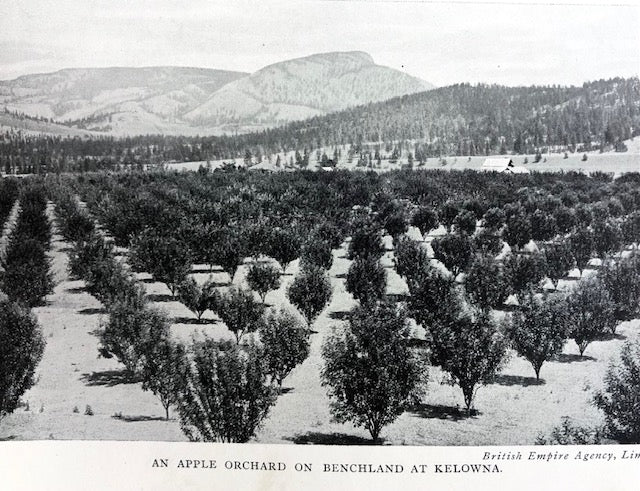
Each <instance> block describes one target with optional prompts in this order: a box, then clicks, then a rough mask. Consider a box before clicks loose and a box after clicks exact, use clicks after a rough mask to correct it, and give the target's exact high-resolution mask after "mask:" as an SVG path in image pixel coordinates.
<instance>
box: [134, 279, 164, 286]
mask: <svg viewBox="0 0 640 491" xmlns="http://www.w3.org/2000/svg"><path fill="white" fill-rule="evenodd" d="M136 281H137V282H138V283H145V284H147V285H148V284H151V283H160V282H159V281H157V280H155V279H154V278H140V279H137V280H136Z"/></svg>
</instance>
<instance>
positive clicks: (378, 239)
mask: <svg viewBox="0 0 640 491" xmlns="http://www.w3.org/2000/svg"><path fill="white" fill-rule="evenodd" d="M383 254H384V244H383V243H382V234H381V233H380V230H377V229H375V228H373V226H371V225H369V226H365V227H362V228H358V229H356V230H355V231H354V232H353V234H352V236H351V242H350V243H349V250H348V252H347V257H348V258H349V259H351V260H353V259H355V258H356V257H367V256H373V257H374V258H376V259H379V258H381V257H382V255H383Z"/></svg>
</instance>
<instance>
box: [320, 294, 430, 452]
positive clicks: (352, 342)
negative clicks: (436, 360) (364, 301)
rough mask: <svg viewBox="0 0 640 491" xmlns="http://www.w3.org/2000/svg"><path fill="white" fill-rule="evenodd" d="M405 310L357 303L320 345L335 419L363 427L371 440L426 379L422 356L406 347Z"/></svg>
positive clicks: (375, 440)
mask: <svg viewBox="0 0 640 491" xmlns="http://www.w3.org/2000/svg"><path fill="white" fill-rule="evenodd" d="M408 340H409V328H408V324H407V318H406V315H405V313H404V312H403V311H402V310H401V309H398V308H397V307H396V306H394V305H392V304H389V303H380V304H376V305H375V306H370V307H366V308H364V307H356V308H355V309H354V310H353V311H352V312H351V315H350V318H349V325H348V327H347V329H345V331H344V332H342V333H341V332H338V331H334V332H333V334H332V335H331V336H330V337H328V338H327V340H326V341H325V342H324V344H323V347H322V357H323V359H324V362H325V365H324V367H323V369H322V372H321V378H322V385H323V386H325V387H327V388H328V395H329V397H330V398H331V399H332V401H331V413H332V414H333V417H334V419H335V420H336V421H337V422H339V423H346V422H351V423H353V425H354V426H356V427H364V428H365V429H366V430H367V431H369V433H370V434H371V438H372V439H373V441H374V442H378V441H379V437H380V432H381V430H382V428H383V427H384V426H386V425H388V424H390V423H393V422H394V421H395V420H396V418H397V417H398V416H400V415H401V414H402V413H403V412H404V411H405V409H406V408H407V406H408V405H409V404H411V403H412V402H413V401H414V400H416V399H417V398H418V397H419V395H420V394H421V391H422V389H423V387H424V383H425V382H426V374H427V371H426V367H427V363H426V357H425V356H424V355H423V354H422V353H419V352H418V351H416V350H414V349H412V348H410V347H409V343H408Z"/></svg>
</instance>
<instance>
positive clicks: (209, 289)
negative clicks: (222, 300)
mask: <svg viewBox="0 0 640 491" xmlns="http://www.w3.org/2000/svg"><path fill="white" fill-rule="evenodd" d="M215 292H216V290H215V284H214V283H213V281H212V280H208V281H207V282H206V283H205V284H204V285H202V286H200V285H199V284H198V282H197V281H196V280H194V279H193V278H187V279H186V280H185V281H183V282H182V283H180V284H179V285H178V297H179V298H180V301H181V302H182V303H183V304H184V305H185V306H186V307H187V308H188V309H189V310H190V311H191V312H193V313H194V314H196V317H198V320H200V319H201V318H202V315H203V314H204V313H205V311H207V310H209V309H211V308H212V307H213V302H214V299H215Z"/></svg>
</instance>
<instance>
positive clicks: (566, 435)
mask: <svg viewBox="0 0 640 491" xmlns="http://www.w3.org/2000/svg"><path fill="white" fill-rule="evenodd" d="M601 442H602V434H601V431H600V429H598V428H585V427H582V426H576V425H574V424H573V423H572V422H571V418H569V417H568V416H565V417H564V418H562V424H561V425H560V426H556V427H555V428H554V429H553V430H551V434H550V435H549V436H548V437H545V436H539V437H538V438H537V439H536V445H599V444H600V443H601Z"/></svg>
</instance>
